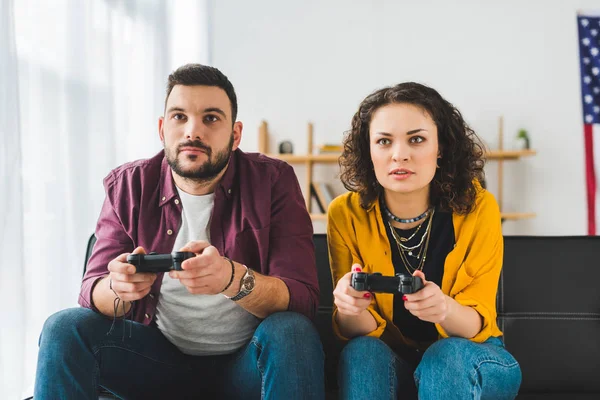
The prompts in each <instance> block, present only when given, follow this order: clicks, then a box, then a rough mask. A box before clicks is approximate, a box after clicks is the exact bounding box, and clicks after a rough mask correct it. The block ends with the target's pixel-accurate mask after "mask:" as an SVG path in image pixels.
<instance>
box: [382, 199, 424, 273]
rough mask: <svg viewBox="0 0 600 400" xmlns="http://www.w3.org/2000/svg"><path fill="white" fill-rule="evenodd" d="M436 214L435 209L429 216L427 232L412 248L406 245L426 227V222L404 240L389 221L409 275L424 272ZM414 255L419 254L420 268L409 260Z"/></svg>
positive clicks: (417, 256)
mask: <svg viewBox="0 0 600 400" xmlns="http://www.w3.org/2000/svg"><path fill="white" fill-rule="evenodd" d="M434 214H435V209H432V210H431V213H430V215H429V221H427V227H426V228H425V232H423V235H422V236H421V239H420V240H419V244H417V245H414V246H410V247H409V246H406V245H405V244H404V243H406V242H408V241H409V240H411V239H412V238H414V237H415V235H416V234H417V232H418V231H419V230H420V229H421V225H425V222H423V223H421V224H419V226H418V227H417V229H416V230H415V232H414V233H413V234H412V235H410V237H408V238H404V237H401V236H400V235H398V233H397V232H396V229H395V228H394V226H393V225H392V222H391V221H390V220H389V219H388V225H389V227H390V230H391V231H392V236H393V238H394V241H395V242H396V246H397V247H398V253H400V259H401V260H402V264H404V268H406V271H408V273H410V274H411V275H412V274H413V272H415V271H416V270H419V271H422V270H423V266H424V265H425V260H426V259H427V249H428V248H429V238H430V237H431V225H432V222H433V215H434ZM413 253H416V254H417V255H416V258H417V260H419V262H418V266H417V267H416V268H414V267H413V266H412V264H411V263H410V261H409V259H408V256H413Z"/></svg>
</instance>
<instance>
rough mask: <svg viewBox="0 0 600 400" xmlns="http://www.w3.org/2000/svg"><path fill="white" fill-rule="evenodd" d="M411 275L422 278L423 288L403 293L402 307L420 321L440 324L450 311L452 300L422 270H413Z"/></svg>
mask: <svg viewBox="0 0 600 400" xmlns="http://www.w3.org/2000/svg"><path fill="white" fill-rule="evenodd" d="M413 276H418V277H419V278H421V280H423V289H421V290H419V291H418V292H415V293H413V294H407V295H404V297H403V299H404V307H405V308H406V309H407V310H408V311H409V312H410V313H411V314H412V315H414V316H415V317H417V318H419V319H420V320H422V321H427V322H432V323H434V324H441V323H442V322H444V321H445V320H446V318H447V317H448V315H449V314H450V313H451V309H452V307H451V305H452V304H453V302H452V301H449V300H451V299H450V297H448V296H446V295H445V294H444V293H442V289H440V287H439V286H438V285H436V284H435V283H434V282H430V281H427V280H426V279H425V274H424V273H423V271H415V273H414V274H413Z"/></svg>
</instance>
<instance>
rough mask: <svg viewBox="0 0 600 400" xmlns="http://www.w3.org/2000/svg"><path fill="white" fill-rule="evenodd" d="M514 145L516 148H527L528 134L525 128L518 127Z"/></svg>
mask: <svg viewBox="0 0 600 400" xmlns="http://www.w3.org/2000/svg"><path fill="white" fill-rule="evenodd" d="M515 147H516V149H517V150H529V148H530V147H529V135H528V134H527V130H525V129H519V132H518V133H517V137H516V138H515Z"/></svg>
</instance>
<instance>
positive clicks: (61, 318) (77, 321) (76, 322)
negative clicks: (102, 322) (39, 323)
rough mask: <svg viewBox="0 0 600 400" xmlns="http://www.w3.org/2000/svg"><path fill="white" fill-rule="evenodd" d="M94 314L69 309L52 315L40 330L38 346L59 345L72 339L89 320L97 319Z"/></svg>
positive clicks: (83, 309)
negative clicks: (46, 344)
mask: <svg viewBox="0 0 600 400" xmlns="http://www.w3.org/2000/svg"><path fill="white" fill-rule="evenodd" d="M97 317H98V316H97V315H96V313H95V312H93V311H92V310H89V309H87V308H69V309H66V310H62V311H59V312H57V313H55V314H52V315H51V316H50V317H48V319H47V320H46V322H45V323H44V327H43V328H42V333H41V335H40V340H39V344H40V346H41V345H43V344H44V343H53V344H55V345H56V344H60V343H64V342H65V341H68V340H69V339H71V338H73V336H74V335H76V334H77V333H78V332H80V328H81V327H85V326H86V325H87V323H86V321H87V320H89V319H90V318H97Z"/></svg>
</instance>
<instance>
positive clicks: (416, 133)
mask: <svg viewBox="0 0 600 400" xmlns="http://www.w3.org/2000/svg"><path fill="white" fill-rule="evenodd" d="M340 165H341V167H342V175H341V179H342V182H343V183H344V186H345V187H346V188H347V189H348V190H350V193H347V194H345V195H343V196H340V197H338V198H337V199H336V200H335V201H333V202H332V204H331V205H330V208H329V213H328V214H329V217H328V219H329V220H328V227H327V231H328V232H327V233H328V240H329V254H330V262H331V269H332V274H333V280H334V284H335V290H334V292H333V294H334V297H335V305H336V310H335V311H334V318H333V320H334V322H333V323H334V330H335V331H336V333H337V335H339V336H340V337H341V338H342V339H345V340H349V342H348V343H347V344H346V346H345V347H344V350H343V351H342V354H341V357H340V366H339V386H340V394H341V397H342V398H344V399H367V398H368V399H390V398H393V399H395V398H407V397H405V396H408V397H410V396H411V395H412V396H413V397H414V396H416V394H417V393H418V397H419V399H422V400H423V399H424V400H428V399H461V400H463V399H479V398H485V399H511V398H514V397H515V396H516V395H517V392H518V389H519V386H520V383H521V370H520V367H519V364H518V363H517V361H516V360H515V359H514V357H512V355H510V354H509V353H508V351H507V350H506V349H505V348H504V345H503V342H502V340H501V336H502V332H501V331H500V330H499V329H498V326H497V324H496V291H497V287H498V279H499V276H500V270H501V268H502V254H503V239H502V230H501V221H500V211H499V209H498V205H497V203H496V201H495V199H494V197H493V196H492V194H491V193H489V192H488V191H486V190H485V189H484V188H483V187H482V183H483V165H484V160H483V150H482V147H481V145H480V144H479V140H478V138H477V136H476V135H475V133H474V132H473V130H472V129H471V128H469V126H468V125H467V124H466V122H465V121H464V120H463V118H462V115H461V114H460V112H459V111H458V110H457V109H456V108H455V107H454V106H453V105H452V104H450V103H449V102H447V101H446V100H444V99H443V98H442V97H441V96H440V94H439V93H437V92H436V91H435V90H433V89H431V88H429V87H426V86H423V85H420V84H417V83H402V84H399V85H397V86H394V87H388V88H384V89H381V90H378V91H376V92H374V93H372V94H371V95H369V96H368V97H367V98H365V99H364V100H363V102H362V103H361V105H360V107H359V109H358V111H357V112H356V114H355V115H354V118H353V119H352V129H351V130H350V131H349V132H348V134H347V136H346V137H345V139H344V151H343V154H342V156H341V158H340ZM357 271H362V272H366V273H374V272H379V273H381V274H382V275H384V276H394V275H395V274H398V273H404V274H409V275H412V276H415V277H419V278H421V279H422V282H423V284H424V287H423V288H422V289H421V290H419V291H417V292H415V293H413V294H406V295H403V294H401V293H398V294H387V293H370V292H366V291H363V292H360V291H356V290H354V289H353V288H352V287H351V281H350V279H351V275H352V273H353V272H357Z"/></svg>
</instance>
